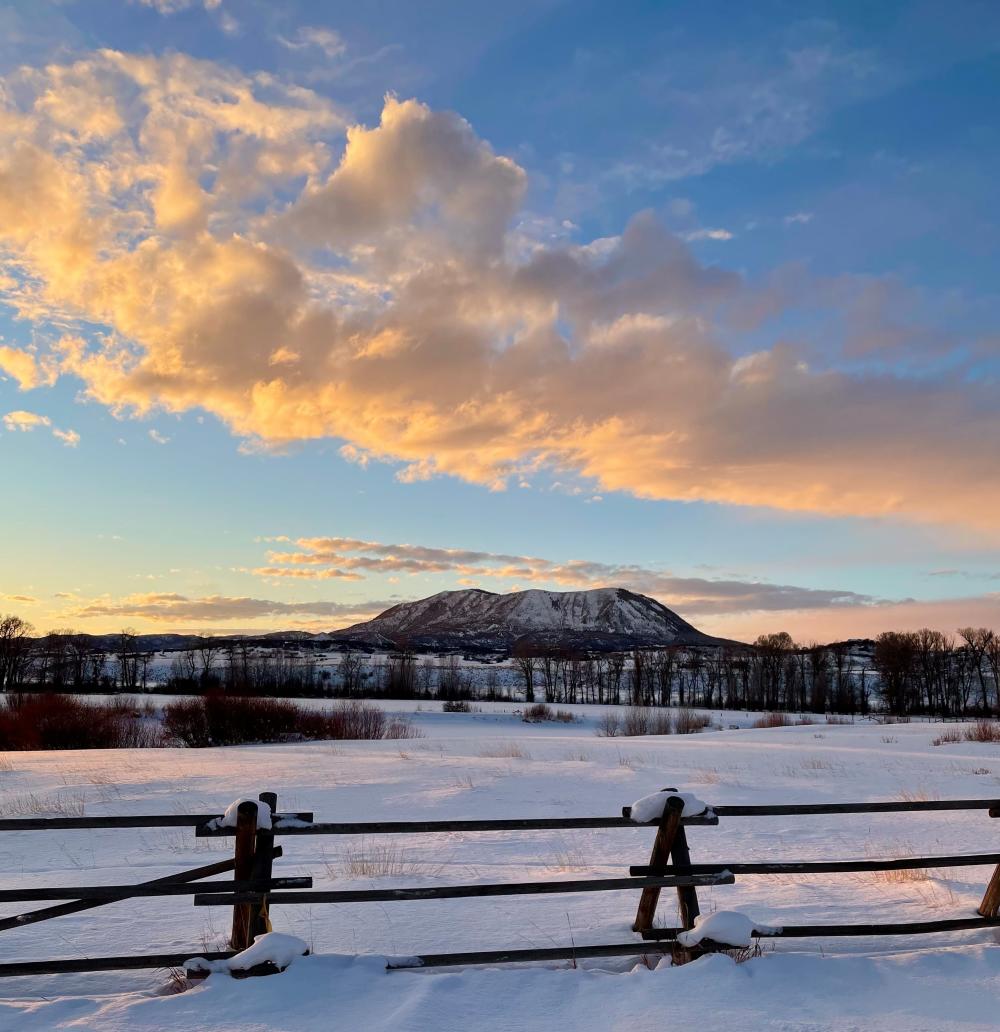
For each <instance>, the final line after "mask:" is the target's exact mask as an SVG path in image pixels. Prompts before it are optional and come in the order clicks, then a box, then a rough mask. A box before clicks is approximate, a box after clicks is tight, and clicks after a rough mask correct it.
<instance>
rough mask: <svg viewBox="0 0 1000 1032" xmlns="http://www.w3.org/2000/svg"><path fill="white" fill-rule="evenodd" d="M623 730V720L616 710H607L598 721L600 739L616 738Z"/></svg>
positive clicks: (597, 732) (597, 733)
mask: <svg viewBox="0 0 1000 1032" xmlns="http://www.w3.org/2000/svg"><path fill="white" fill-rule="evenodd" d="M621 729H622V722H621V718H620V717H619V716H618V714H617V713H615V711H614V710H606V711H605V712H604V713H602V714H601V715H600V717H599V718H598V720H597V731H596V732H595V733H596V735H597V737H598V738H614V737H615V735H617V734H619V733H620V732H621Z"/></svg>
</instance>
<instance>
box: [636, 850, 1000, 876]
mask: <svg viewBox="0 0 1000 1032" xmlns="http://www.w3.org/2000/svg"><path fill="white" fill-rule="evenodd" d="M989 864H1000V853H970V854H967V855H957V856H909V857H902V858H899V859H891V860H788V861H773V862H763V863H731V864H730V863H722V862H719V863H710V864H685V865H684V866H683V868H682V867H680V866H676V867H664V868H662V873H663V874H666V875H678V874H711V873H713V872H721V871H729V872H730V874H739V875H744V874H845V873H849V872H858V871H910V870H914V871H915V870H922V869H925V868H928V867H983V866H987V865H989ZM628 870H629V874H631V875H633V876H635V877H638V878H641V877H644V876H646V875H648V874H651V873H653V872H651V871H650V868H649V866H648V865H643V864H636V865H634V866H632V867H630V868H629V869H628ZM657 873H660V872H657Z"/></svg>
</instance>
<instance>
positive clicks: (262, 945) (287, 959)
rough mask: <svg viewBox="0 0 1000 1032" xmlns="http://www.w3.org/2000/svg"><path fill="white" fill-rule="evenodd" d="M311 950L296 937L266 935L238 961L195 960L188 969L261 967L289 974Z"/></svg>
mask: <svg viewBox="0 0 1000 1032" xmlns="http://www.w3.org/2000/svg"><path fill="white" fill-rule="evenodd" d="M308 952H309V946H308V944H307V943H305V942H303V941H302V939H300V938H298V936H295V935H286V934H285V933H284V932H264V933H263V934H262V935H258V936H256V937H255V938H254V941H253V945H252V946H248V947H247V948H246V949H245V950H243V951H242V952H241V953H237V954H236V956H235V957H229V958H227V959H226V960H205V958H204V957H192V958H191V960H189V961H188V962H187V963H186V964H185V965H184V966H185V968H187V969H189V970H191V971H208V972H212V971H248V970H249V969H250V968H252V967H256V966H257V965H258V964H273V965H274V966H275V967H276V968H278V969H280V970H282V971H283V970H285V968H287V967H288V966H289V965H290V964H291V963H292V961H294V960H296V959H297V958H299V957H304V956H305V955H306V954H307V953H308Z"/></svg>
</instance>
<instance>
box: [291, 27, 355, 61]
mask: <svg viewBox="0 0 1000 1032" xmlns="http://www.w3.org/2000/svg"><path fill="white" fill-rule="evenodd" d="M278 42H279V43H281V45H282V46H283V47H287V48H288V49H289V50H306V49H312V48H314V49H316V50H320V51H322V52H323V54H325V55H326V56H327V57H331V58H332V57H340V56H341V55H342V54H343V53H345V51H346V50H347V44H346V43H345V42H344V40H343V37H342V36H341V35H340V33H339V32H337V31H335V30H334V29H330V28H324V27H322V26H308V25H303V26H302V27H301V28H299V29H298V30H296V32H295V35H294V36H292V37H291V38H288V37H286V36H278Z"/></svg>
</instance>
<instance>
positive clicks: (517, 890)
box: [194, 871, 736, 907]
mask: <svg viewBox="0 0 1000 1032" xmlns="http://www.w3.org/2000/svg"><path fill="white" fill-rule="evenodd" d="M735 881H736V879H735V878H734V877H733V875H732V874H730V873H728V872H726V871H722V872H718V873H712V874H692V875H679V876H674V877H670V878H661V877H655V878H654V877H648V878H589V879H584V880H577V881H537V882H498V883H493V884H484V885H435V886H431V887H428V888H412V889H410V888H408V889H333V890H326V889H318V890H316V891H313V892H271V893H268V899H269V901H270V902H271V903H292V904H303V903H305V904H311V903H374V902H380V903H403V902H407V901H409V900H423V899H469V898H477V897H480V896H535V895H539V896H541V895H550V894H558V893H563V892H621V891H632V892H634V891H635V890H637V889H645V888H677V886H679V885H732V884H733V883H734V882H735ZM261 895H262V894H261V893H259V892H253V891H248V892H236V893H233V894H231V895H229V894H227V895H204V896H203V895H197V896H195V897H194V905H195V906H196V907H211V906H219V905H225V906H228V905H231V904H234V903H255V902H258V901H259V899H260V898H261Z"/></svg>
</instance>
